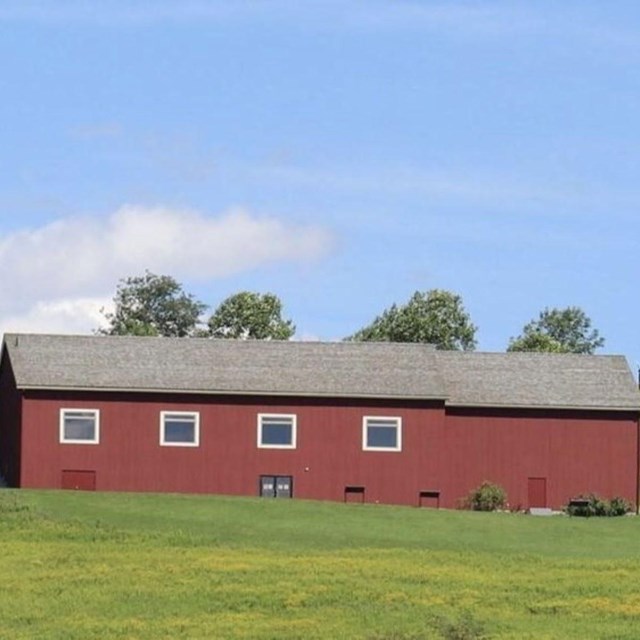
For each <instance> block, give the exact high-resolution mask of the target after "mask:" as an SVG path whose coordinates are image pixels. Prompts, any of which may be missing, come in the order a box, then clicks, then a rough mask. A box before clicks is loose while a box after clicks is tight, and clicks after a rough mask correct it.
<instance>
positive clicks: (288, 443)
mask: <svg viewBox="0 0 640 640" xmlns="http://www.w3.org/2000/svg"><path fill="white" fill-rule="evenodd" d="M258 447H259V448H261V449H295V448H296V416H295V414H281V413H259V414H258Z"/></svg>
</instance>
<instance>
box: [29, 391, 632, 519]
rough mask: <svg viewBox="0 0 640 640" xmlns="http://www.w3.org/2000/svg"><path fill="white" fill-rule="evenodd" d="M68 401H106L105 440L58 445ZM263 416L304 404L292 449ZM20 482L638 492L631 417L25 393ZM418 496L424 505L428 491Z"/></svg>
mask: <svg viewBox="0 0 640 640" xmlns="http://www.w3.org/2000/svg"><path fill="white" fill-rule="evenodd" d="M60 408H85V409H99V410H100V444H98V445H89V444H87V445H78V444H60V443H59V410H60ZM161 411H198V412H199V413H200V446H199V447H167V446H164V447H163V446H160V435H159V429H160V412H161ZM259 413H283V414H296V416H297V448H296V449H293V450H278V449H262V448H258V447H257V446H256V434H257V415H258V414H259ZM363 416H394V417H396V416H398V417H401V418H402V423H403V434H402V451H401V452H376V451H363V450H362V418H363ZM22 423H23V442H24V446H23V450H22V477H21V485H22V486H24V487H42V488H60V487H61V483H62V471H63V470H65V469H72V470H78V471H81V470H86V471H95V472H96V489H97V490H103V491H177V492H192V493H220V494H231V495H257V494H258V484H259V477H260V476H261V475H274V476H276V475H282V476H292V477H293V487H294V496H295V497H297V498H310V499H321V500H337V501H342V500H344V497H345V487H346V486H363V487H365V488H366V493H365V500H366V502H373V503H375V502H380V503H389V504H406V505H418V504H419V503H420V492H424V491H439V492H440V496H439V500H438V504H439V506H440V507H448V508H454V507H456V506H457V504H458V502H459V500H460V499H461V498H462V497H464V496H465V495H466V494H467V493H468V492H469V491H470V490H471V489H472V488H474V487H475V486H477V485H478V484H480V483H481V482H482V481H484V480H490V481H492V482H497V483H499V484H502V485H503V486H504V487H505V489H506V490H507V492H508V494H509V500H510V503H511V505H513V506H521V507H523V508H526V507H527V506H528V505H527V501H528V493H527V492H528V478H531V477H535V478H546V493H547V500H548V503H549V504H548V506H550V507H554V508H560V507H561V506H562V505H563V504H565V503H566V502H567V501H568V500H569V499H570V498H571V497H573V496H575V495H577V494H578V493H581V492H585V491H594V492H597V493H600V494H602V495H603V496H606V497H611V496H613V495H621V496H623V497H625V498H626V499H627V500H630V501H632V502H635V499H636V482H637V460H636V451H637V444H638V443H637V422H636V415H635V414H634V413H632V412H629V413H615V412H606V413H600V412H577V411H555V412H552V411H526V410H522V411H516V410H511V411H490V410H470V409H469V410H447V412H446V413H445V408H444V405H443V403H441V402H400V401H398V402H396V401H382V400H380V401H375V400H370V401H369V400H362V401H355V400H353V401H352V400H336V399H322V400H320V399H301V398H266V397H265V398H257V397H230V396H225V397H222V396H220V397H216V396H188V395H184V396H178V395H161V394H131V393H130V394H126V393H121V394H117V393H101V394H97V393H96V394H92V393H54V392H46V393H45V392H29V393H26V394H25V399H24V402H23V414H22ZM423 502H424V501H423Z"/></svg>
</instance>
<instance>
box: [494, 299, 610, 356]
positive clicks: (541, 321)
mask: <svg viewBox="0 0 640 640" xmlns="http://www.w3.org/2000/svg"><path fill="white" fill-rule="evenodd" d="M603 345H604V338H602V337H601V336H600V334H599V332H598V330H597V329H592V328H591V319H590V318H589V317H588V316H587V315H586V314H585V312H584V311H583V310H582V309H580V308H579V307H567V308H566V309H555V308H554V309H549V308H548V307H546V308H545V309H544V310H543V311H541V312H540V316H539V317H538V319H537V320H532V321H531V322H529V323H528V324H526V325H525V326H524V328H523V330H522V334H521V335H519V336H518V337H517V338H511V340H510V341H509V346H508V347H507V351H551V352H560V353H594V352H595V350H596V349H598V348H599V347H602V346H603Z"/></svg>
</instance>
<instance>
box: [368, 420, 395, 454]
mask: <svg viewBox="0 0 640 640" xmlns="http://www.w3.org/2000/svg"><path fill="white" fill-rule="evenodd" d="M397 446H398V429H397V427H395V426H393V427H373V426H371V425H369V426H368V428H367V447H384V448H387V449H395V448H396V447H397Z"/></svg>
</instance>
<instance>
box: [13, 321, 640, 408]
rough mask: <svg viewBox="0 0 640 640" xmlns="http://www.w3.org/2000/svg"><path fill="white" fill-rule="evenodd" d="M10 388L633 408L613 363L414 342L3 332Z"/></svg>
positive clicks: (632, 395)
mask: <svg viewBox="0 0 640 640" xmlns="http://www.w3.org/2000/svg"><path fill="white" fill-rule="evenodd" d="M3 349H5V350H6V352H7V353H8V355H9V357H10V359H11V364H12V367H13V370H14V374H15V376H16V382H17V385H18V387H20V388H23V389H29V388H37V389H96V390H125V391H180V392H188V393H213V394H216V393H217V394H224V393H233V394H249V395H263V394H264V395H293V396H297V395H304V396H324V397H359V398H371V397H377V398H407V399H415V398H419V399H441V400H444V401H446V402H447V404H449V405H454V406H492V407H532V408H536V407H539V408H542V407H544V408H585V409H587V408H591V409H631V410H637V409H640V392H638V389H637V386H636V384H635V382H634V380H633V376H632V375H631V372H630V370H629V367H628V365H627V362H626V360H625V359H624V357H622V356H588V355H574V354H539V353H477V352H447V351H435V350H434V349H433V347H430V346H428V345H423V344H393V343H352V342H276V341H274V342H267V341H232V340H208V339H198V338H137V337H110V336H51V335H29V334H7V335H5V340H4V345H3Z"/></svg>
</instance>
